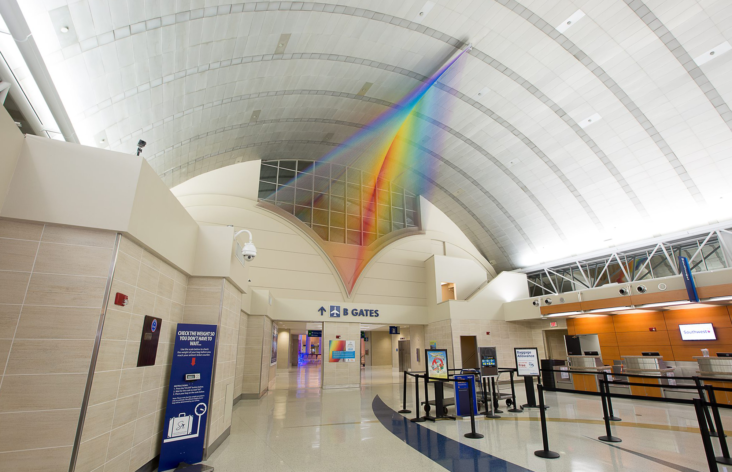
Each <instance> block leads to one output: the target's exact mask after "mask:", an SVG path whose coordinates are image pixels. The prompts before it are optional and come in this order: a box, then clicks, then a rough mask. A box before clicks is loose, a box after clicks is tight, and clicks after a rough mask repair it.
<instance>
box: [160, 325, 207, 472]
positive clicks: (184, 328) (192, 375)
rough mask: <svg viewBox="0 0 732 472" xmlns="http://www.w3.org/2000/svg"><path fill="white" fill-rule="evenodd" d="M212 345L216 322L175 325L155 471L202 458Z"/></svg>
mask: <svg viewBox="0 0 732 472" xmlns="http://www.w3.org/2000/svg"><path fill="white" fill-rule="evenodd" d="M215 346H216V325H200V324H184V323H179V324H178V328H177V332H176V336H175V346H174V348H173V364H172V366H171V368H170V382H169V385H168V404H167V406H166V408H165V422H164V429H163V443H162V446H161V449H160V464H159V465H158V470H161V471H163V470H168V469H174V468H176V467H178V464H180V463H181V462H186V463H188V464H195V463H197V462H201V461H202V460H203V444H204V439H205V437H206V417H207V412H208V409H209V405H210V402H209V396H210V393H211V378H212V372H213V363H214V348H215Z"/></svg>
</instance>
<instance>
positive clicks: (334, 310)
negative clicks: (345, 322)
mask: <svg viewBox="0 0 732 472" xmlns="http://www.w3.org/2000/svg"><path fill="white" fill-rule="evenodd" d="M318 312H319V313H320V316H324V315H325V313H328V315H329V316H330V317H331V318H340V317H341V316H343V317H346V316H369V317H371V318H378V317H379V310H376V309H373V310H372V309H366V308H346V307H343V309H341V307H340V306H339V305H330V311H329V310H327V309H326V308H325V307H324V306H321V307H320V308H318Z"/></svg>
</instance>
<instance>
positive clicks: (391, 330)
mask: <svg viewBox="0 0 732 472" xmlns="http://www.w3.org/2000/svg"><path fill="white" fill-rule="evenodd" d="M389 334H400V333H399V326H389Z"/></svg>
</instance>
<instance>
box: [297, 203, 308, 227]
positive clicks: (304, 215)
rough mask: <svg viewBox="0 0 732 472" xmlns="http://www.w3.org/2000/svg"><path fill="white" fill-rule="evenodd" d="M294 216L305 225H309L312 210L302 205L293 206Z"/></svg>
mask: <svg viewBox="0 0 732 472" xmlns="http://www.w3.org/2000/svg"><path fill="white" fill-rule="evenodd" d="M295 216H297V218H298V219H299V220H300V221H302V222H303V223H305V224H306V225H308V226H310V218H311V217H312V210H310V208H309V207H304V206H296V207H295Z"/></svg>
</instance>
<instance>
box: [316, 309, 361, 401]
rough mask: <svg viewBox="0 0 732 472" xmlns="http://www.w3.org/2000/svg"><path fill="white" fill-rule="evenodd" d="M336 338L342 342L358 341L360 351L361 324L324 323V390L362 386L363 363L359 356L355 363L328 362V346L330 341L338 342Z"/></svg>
mask: <svg viewBox="0 0 732 472" xmlns="http://www.w3.org/2000/svg"><path fill="white" fill-rule="evenodd" d="M336 336H340V340H342V341H356V346H357V349H359V348H358V346H360V339H361V324H360V323H338V322H333V321H326V322H324V323H323V337H322V341H321V342H322V343H323V346H322V348H323V356H322V358H323V388H344V387H358V386H360V385H361V363H360V362H359V358H358V356H357V357H356V361H355V362H328V346H329V345H330V341H336V340H337V339H336Z"/></svg>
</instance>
